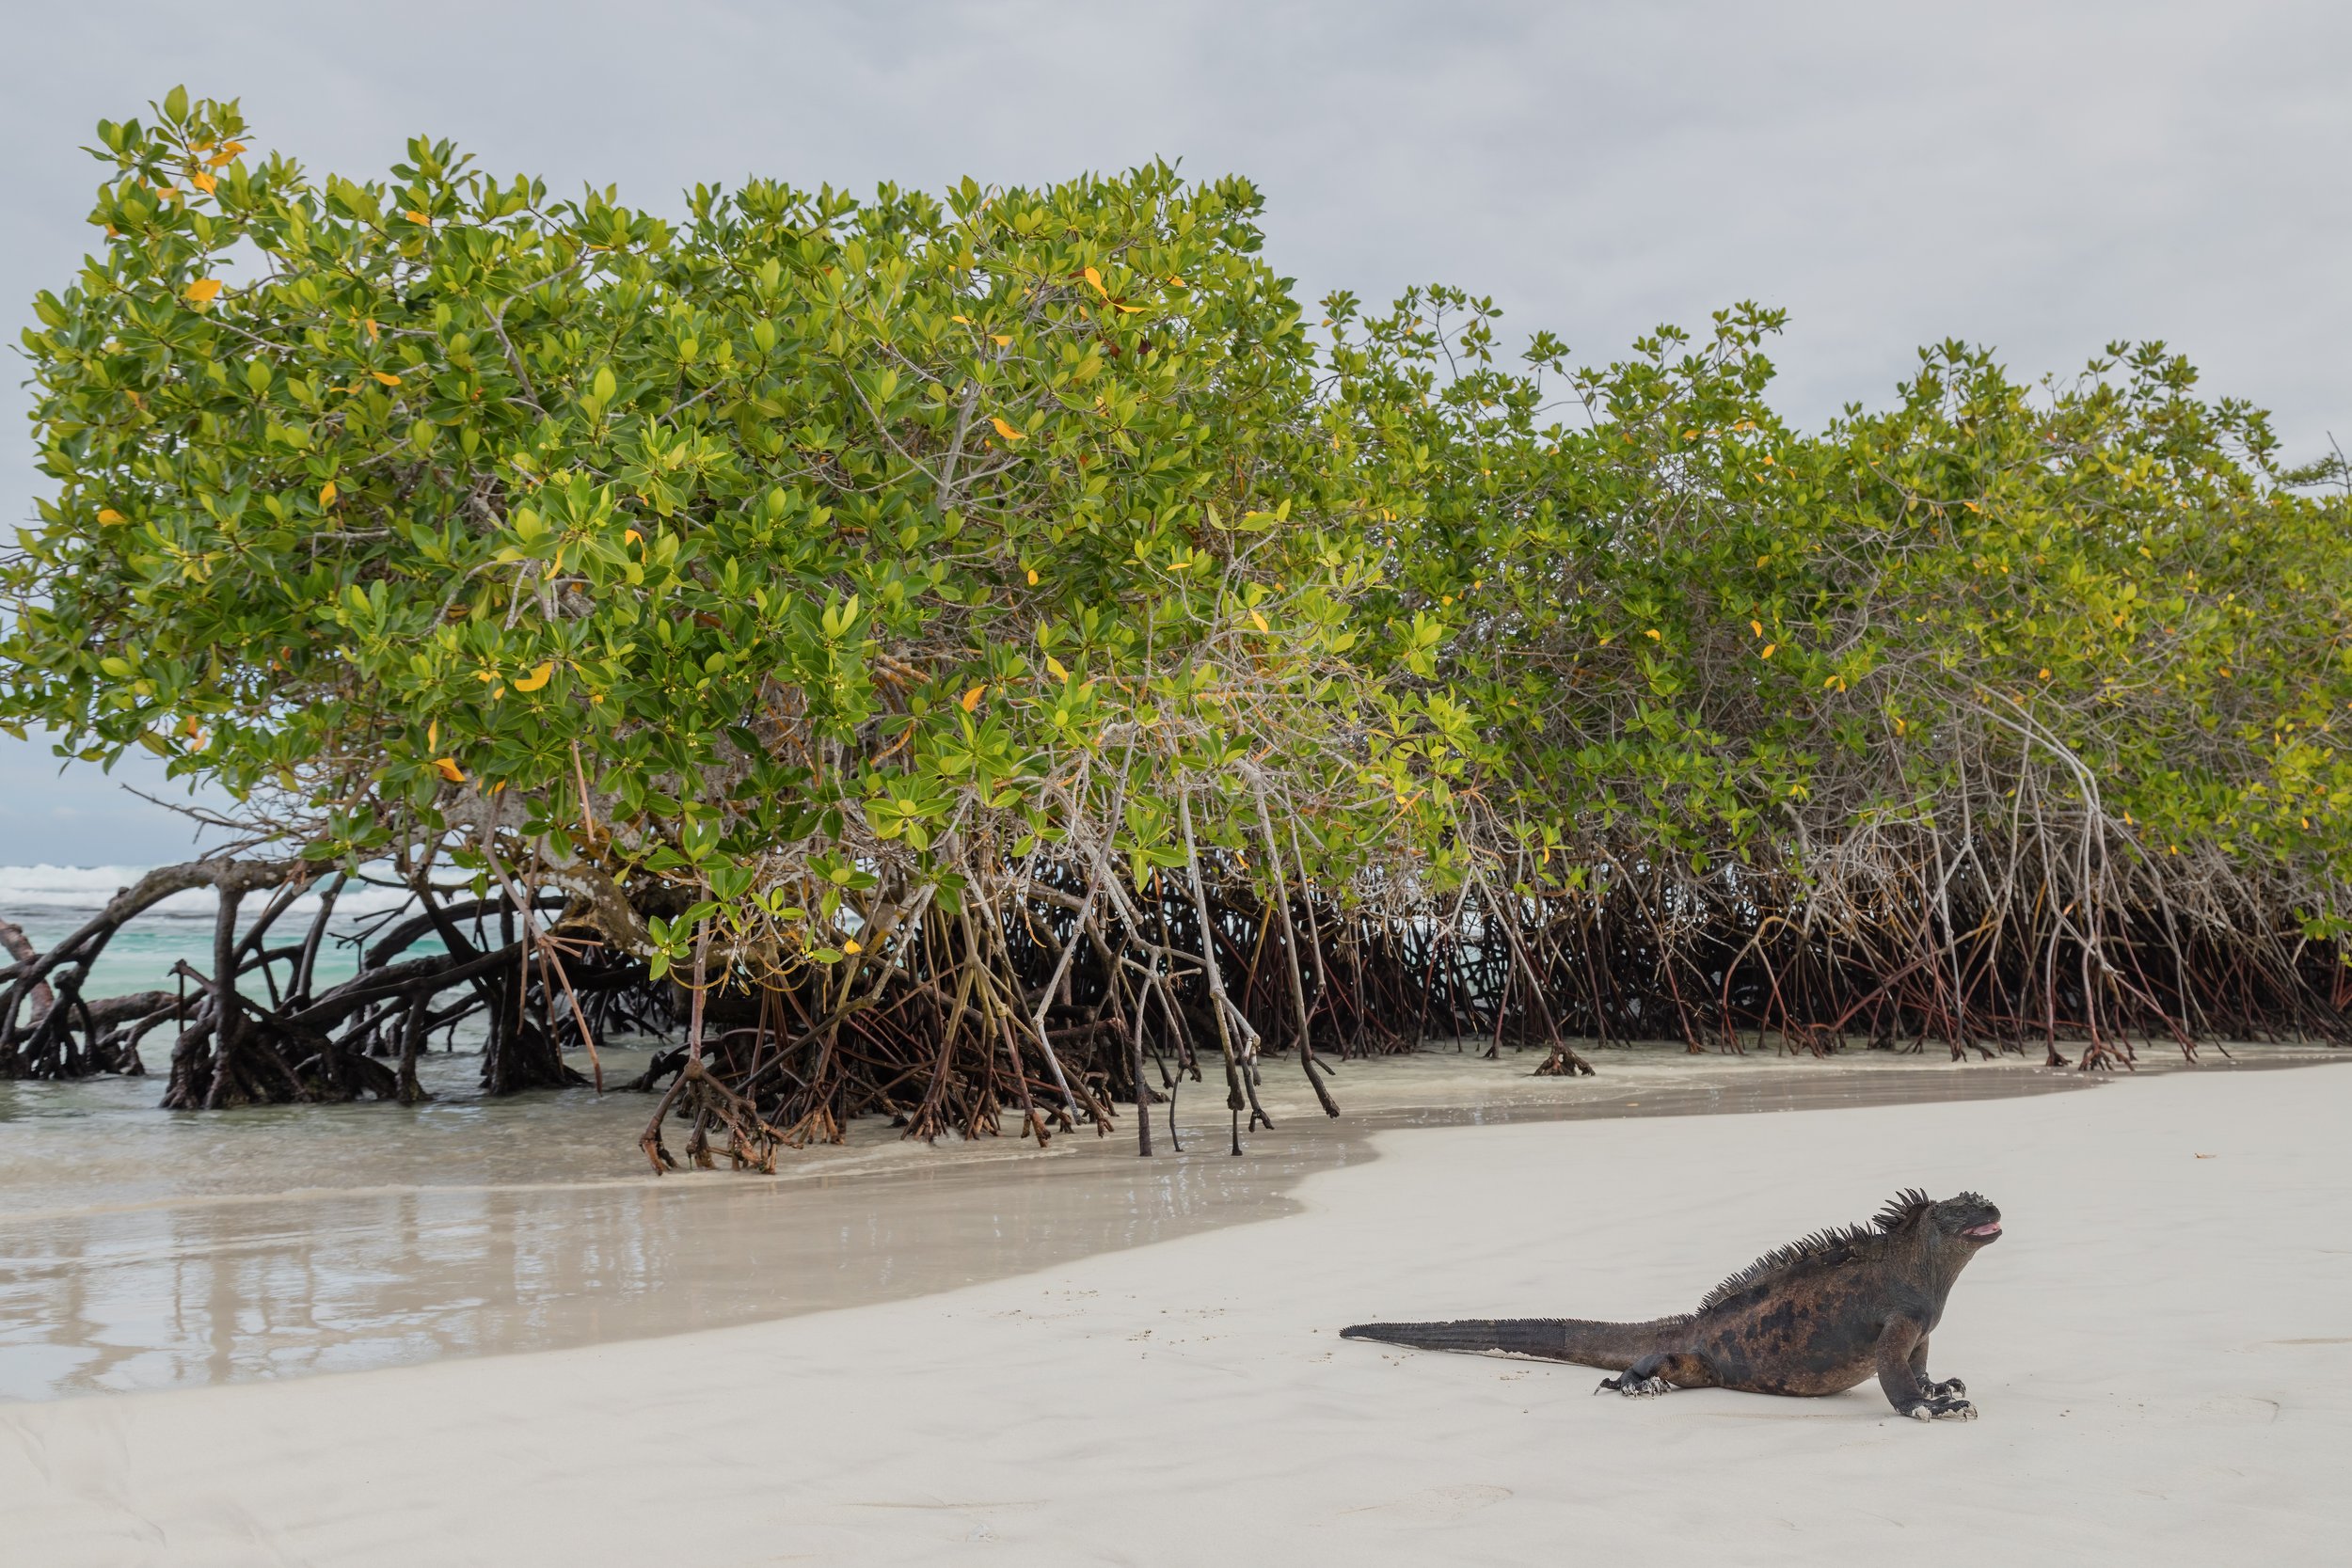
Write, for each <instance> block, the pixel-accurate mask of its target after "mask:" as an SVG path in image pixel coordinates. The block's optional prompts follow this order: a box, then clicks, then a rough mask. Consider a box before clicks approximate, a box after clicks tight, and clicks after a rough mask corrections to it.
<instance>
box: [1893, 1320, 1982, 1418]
mask: <svg viewBox="0 0 2352 1568" xmlns="http://www.w3.org/2000/svg"><path fill="white" fill-rule="evenodd" d="M1926 1341H1927V1336H1926V1335H1925V1334H1923V1333H1921V1332H1920V1330H1919V1325H1918V1324H1917V1323H1913V1322H1912V1321H1911V1320H1909V1319H1907V1318H1898V1319H1896V1320H1895V1321H1894V1322H1892V1323H1888V1324H1887V1325H1886V1327H1885V1329H1884V1331H1883V1332H1882V1333H1881V1334H1880V1336H1879V1354H1878V1362H1879V1386H1880V1387H1881V1388H1883V1389H1884V1390H1885V1391H1886V1402H1887V1403H1889V1404H1891V1405H1893V1406H1894V1407H1895V1410H1896V1413H1897V1414H1899V1415H1903V1416H1909V1417H1911V1418H1914V1419H1915V1420H1921V1421H1934V1420H1947V1421H1973V1420H1975V1419H1976V1418H1977V1407H1976V1406H1975V1405H1973V1404H1970V1403H1969V1402H1967V1401H1966V1400H1963V1399H1959V1398H1955V1397H1954V1396H1952V1395H1949V1394H1942V1393H1938V1392H1936V1391H1935V1390H1934V1389H1933V1388H1931V1387H1930V1386H1929V1385H1928V1383H1927V1380H1926V1379H1925V1378H1924V1377H1923V1376H1921V1375H1920V1370H1919V1369H1920V1368H1921V1367H1922V1366H1924V1365H1926V1356H1925V1345H1926Z"/></svg>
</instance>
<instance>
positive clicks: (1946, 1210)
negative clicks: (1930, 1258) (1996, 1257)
mask: <svg viewBox="0 0 2352 1568" xmlns="http://www.w3.org/2000/svg"><path fill="white" fill-rule="evenodd" d="M1872 1223H1874V1224H1876V1225H1877V1227H1879V1228H1880V1229H1881V1230H1883V1231H1886V1232H1888V1233H1889V1234H1891V1235H1896V1236H1910V1237H1915V1238H1916V1239H1917V1240H1919V1241H1923V1242H1925V1243H1928V1245H1930V1246H1931V1247H1934V1248H1936V1249H1937V1250H1939V1251H1941V1250H1943V1249H1945V1248H1947V1247H1952V1248H1957V1249H1959V1251H1960V1255H1961V1256H1962V1257H1963V1258H1971V1257H1974V1256H1975V1255H1976V1252H1977V1249H1978V1248H1979V1247H1982V1246H1988V1245H1990V1244H1991V1243H1994V1242H1995V1241H1998V1240H1999V1239H2000V1235H2001V1212H2000V1211H1999V1210H1998V1209H1996V1208H1994V1206H1993V1205H1992V1204H1990V1203H1988V1202H1986V1201H1985V1198H1984V1196H1983V1195H1982V1194H1981V1193H1963V1194H1961V1195H1960V1196H1958V1197H1947V1198H1944V1199H1942V1200H1940V1201H1939V1200H1937V1199H1935V1198H1931V1197H1930V1196H1928V1195H1927V1194H1925V1193H1923V1192H1921V1191H1919V1190H1918V1189H1917V1188H1916V1187H1913V1188H1908V1189H1906V1190H1905V1191H1903V1192H1899V1193H1897V1194H1896V1195H1895V1196H1894V1197H1893V1198H1892V1199H1891V1200H1889V1201H1888V1203H1887V1205H1886V1207H1885V1208H1883V1209H1882V1210H1880V1211H1879V1212H1878V1217H1877V1219H1876V1220H1875V1221H1873V1222H1872Z"/></svg>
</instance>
